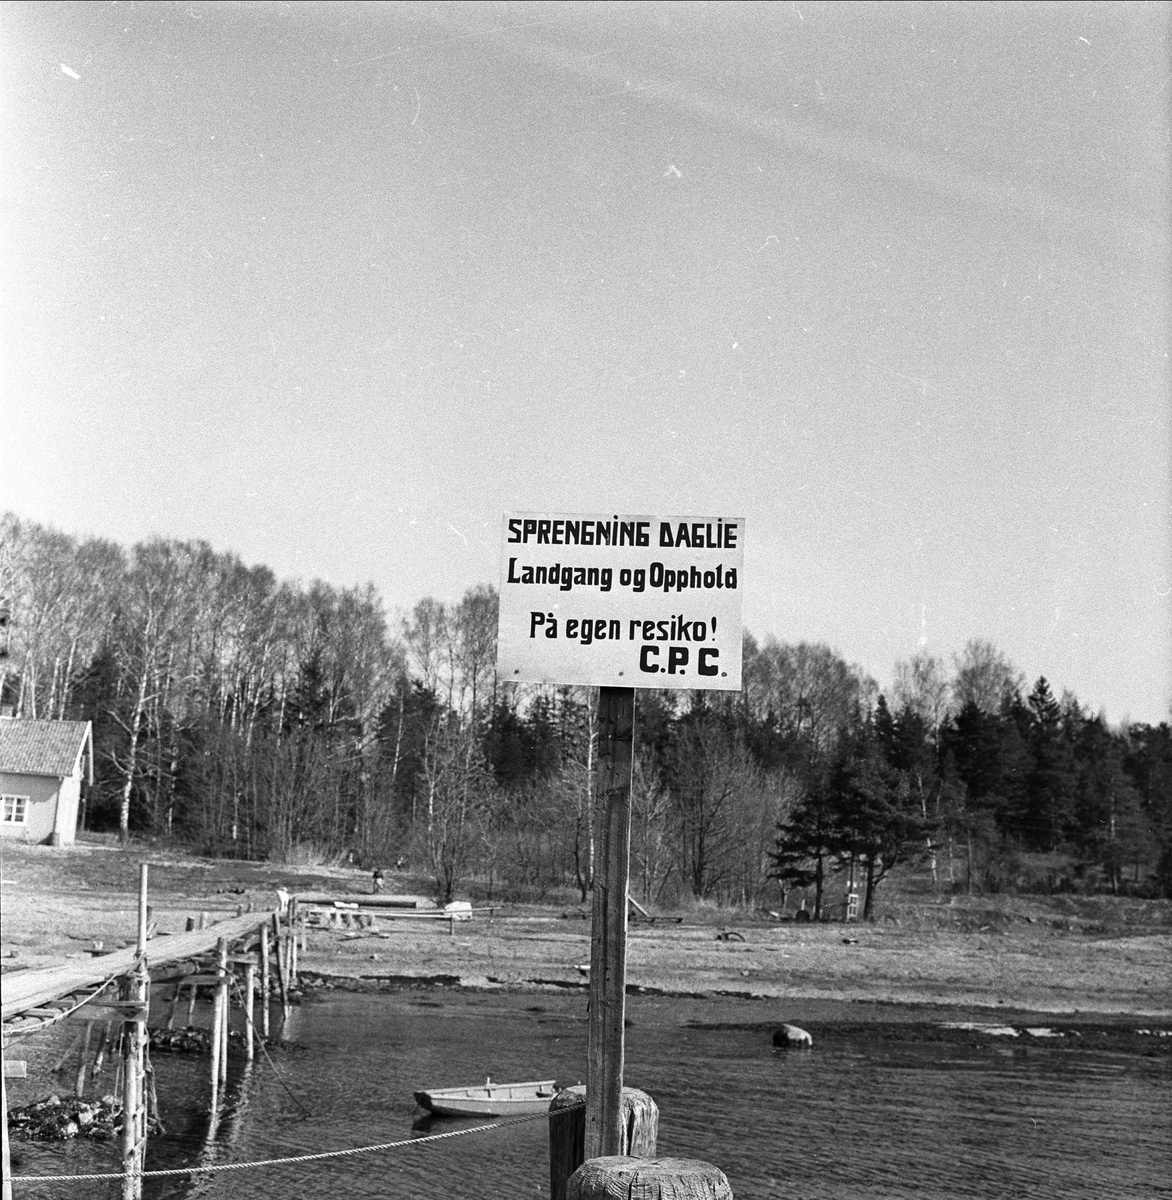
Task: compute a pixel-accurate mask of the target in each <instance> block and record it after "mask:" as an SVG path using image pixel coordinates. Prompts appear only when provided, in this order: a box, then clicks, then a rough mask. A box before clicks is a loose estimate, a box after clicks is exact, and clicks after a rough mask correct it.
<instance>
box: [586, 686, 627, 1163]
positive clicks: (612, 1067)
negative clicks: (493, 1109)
mask: <svg viewBox="0 0 1172 1200" xmlns="http://www.w3.org/2000/svg"><path fill="white" fill-rule="evenodd" d="M598 730H599V745H598V792H597V795H598V801H597V804H598V812H597V822H596V828H597V830H598V833H597V836H596V838H595V843H594V855H595V857H594V897H593V904H592V909H591V926H590V1012H589V1015H588V1019H587V1051H586V1053H587V1058H586V1147H585V1153H586V1157H587V1158H598V1157H599V1156H600V1155H609V1154H618V1153H619V1148H620V1146H621V1145H622V1096H623V1056H624V1045H623V1018H624V1016H625V1013H626V999H627V997H626V993H627V885H628V881H629V876H630V856H631V773H632V769H633V743H634V736H635V689H634V688H625V687H601V688H599V689H598Z"/></svg>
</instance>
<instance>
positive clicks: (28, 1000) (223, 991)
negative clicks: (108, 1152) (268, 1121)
mask: <svg viewBox="0 0 1172 1200" xmlns="http://www.w3.org/2000/svg"><path fill="white" fill-rule="evenodd" d="M286 910H289V911H286ZM295 913H296V904H295V903H294V904H292V905H283V906H282V908H281V909H272V910H264V911H260V912H249V913H241V912H240V911H239V910H237V915H236V916H234V917H229V918H227V919H226V920H223V921H219V922H216V923H215V924H210V925H209V924H207V923H206V915H205V914H202V913H201V914H200V917H199V920H198V922H197V921H196V920H195V919H194V918H192V919H191V920H189V921H188V929H187V931H186V932H184V933H178V934H172V935H169V936H168V935H161V936H156V937H153V938H151V937H150V932H151V929H150V926H149V924H148V915H149V909H148V906H147V866H146V864H145V863H144V864H143V865H142V867H141V869H140V878H139V897H138V930H137V938H136V941H135V945H134V946H133V947H127V948H126V949H124V950H117V951H115V952H114V953H112V954H102V955H95V956H93V957H91V958H89V959H70V960H68V961H64V962H60V963H56V964H52V965H50V966H46V967H40V968H36V969H30V970H24V971H11V972H8V973H6V974H5V975H4V988H3V998H2V1000H0V1021H2V1022H3V1032H4V1038H3V1046H4V1050H5V1053H4V1054H3V1056H0V1057H2V1058H4V1059H6V1058H7V1057H8V1048H9V1045H10V1043H11V1042H12V1041H13V1040H15V1039H16V1038H18V1037H23V1036H27V1035H28V1034H30V1033H33V1032H35V1031H36V1030H38V1029H40V1028H44V1027H46V1026H48V1025H52V1024H55V1023H56V1022H58V1021H60V1020H64V1019H65V1018H67V1017H76V1018H78V1019H81V1020H86V1019H90V1020H93V1019H97V1020H102V1021H107V1022H108V1021H110V1020H120V1021H121V1023H122V1034H121V1038H120V1042H121V1047H122V1066H121V1071H120V1075H121V1080H122V1094H121V1106H122V1171H123V1186H122V1197H123V1200H140V1197H141V1196H142V1172H143V1170H144V1167H145V1158H146V1142H147V1130H148V1125H149V1108H150V1102H151V1099H152V1094H153V1087H148V1083H149V1079H148V1072H149V1069H150V1068H149V1056H148V1046H149V1041H150V1036H149V1034H148V1032H147V1020H148V1017H149V1015H150V1003H151V988H152V984H155V985H159V984H162V985H164V986H171V987H173V988H174V992H173V993H172V1002H171V1011H170V1016H169V1018H168V1022H167V1023H168V1026H169V1027H170V1025H171V1024H172V1022H173V1021H174V1018H175V1012H176V1009H177V1008H178V1005H179V999H180V994H181V992H182V990H183V989H184V988H187V989H188V1015H189V1019H190V1014H191V1012H192V1010H193V1009H194V1005H195V996H196V992H197V990H198V989H199V988H201V987H202V988H204V989H205V990H211V992H212V995H213V1000H214V1007H213V1020H212V1030H211V1050H212V1054H211V1078H210V1091H211V1098H210V1109H211V1114H212V1123H213V1124H214V1123H215V1121H216V1118H217V1114H218V1109H219V1102H220V1094H221V1088H222V1086H223V1084H224V1082H225V1080H226V1079H227V1052H228V1026H229V1018H230V1012H231V1005H232V1000H233V995H232V993H233V991H235V992H236V993H237V996H238V998H239V1002H240V1006H241V1008H242V1009H243V1011H244V1015H245V1023H246V1028H245V1030H244V1044H245V1053H246V1057H247V1058H248V1060H250V1061H251V1060H252V1058H253V1055H254V1050H255V1046H256V1043H257V1041H258V1040H259V1039H260V1038H261V1037H262V1036H267V1035H268V1031H269V998H270V993H271V992H272V991H273V990H274V989H273V986H272V980H271V978H270V976H271V974H273V972H271V971H270V961H271V956H270V945H271V944H273V943H275V949H276V955H275V958H276V968H277V969H276V972H275V974H276V976H277V979H276V990H278V991H279V993H280V997H281V1005H282V1013H283V1017H284V1021H288V1018H289V993H290V990H291V988H292V986H293V984H294V983H295V981H296V975H295V972H296V961H297V939H296V935H295V928H296V915H295ZM282 916H284V917H285V920H284V922H283V923H282ZM234 948H235V949H234ZM237 968H241V969H242V978H240V977H238V976H237ZM258 973H259V980H258ZM258 982H259V984H260V993H261V1012H262V1020H261V1028H262V1029H263V1034H262V1033H261V1031H260V1030H258V1029H257V1028H256V1026H255V1024H254V1011H255V991H256V985H257V983H258ZM115 987H116V988H117V997H116V998H115V997H113V996H112V995H111V994H110V993H111V989H113V988H115ZM282 1027H283V1026H282ZM87 1029H88V1027H87ZM86 1045H87V1047H88V1035H87V1038H86ZM104 1048H105V1040H104V1039H103V1042H102V1049H101V1050H100V1051H99V1053H100V1054H101V1053H104ZM85 1057H86V1055H85V1050H83V1052H82V1063H81V1066H80V1067H79V1069H78V1089H79V1091H78V1094H79V1095H80V1094H81V1092H80V1089H81V1087H82V1086H83V1083H84V1078H85V1071H86V1063H85ZM13 1065H14V1066H15V1065H16V1064H13ZM4 1074H8V1066H7V1064H6V1063H5V1064H4ZM0 1082H2V1081H0ZM0 1109H2V1111H0V1121H2V1123H3V1126H4V1135H5V1136H4V1143H3V1189H2V1200H11V1196H12V1168H11V1163H10V1159H9V1147H8V1138H7V1128H8V1097H7V1088H6V1087H0Z"/></svg>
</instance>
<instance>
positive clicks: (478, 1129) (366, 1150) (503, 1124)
mask: <svg viewBox="0 0 1172 1200" xmlns="http://www.w3.org/2000/svg"><path fill="white" fill-rule="evenodd" d="M548 1119H549V1114H548V1113H544V1112H540V1113H529V1114H528V1115H526V1116H523V1117H510V1118H509V1119H508V1120H507V1121H493V1122H491V1123H489V1124H487V1125H474V1126H473V1127H472V1128H471V1129H450V1130H448V1132H447V1133H430V1134H427V1135H425V1136H424V1137H418V1138H403V1139H402V1140H400V1141H397V1142H380V1143H378V1144H377V1145H374V1146H353V1147H351V1148H350V1149H349V1150H322V1151H320V1152H319V1153H317V1154H296V1155H293V1156H292V1157H291V1158H261V1159H256V1160H255V1161H253V1162H242V1163H213V1164H212V1165H210V1166H206V1167H171V1168H168V1169H166V1170H159V1171H141V1172H138V1174H137V1175H136V1178H139V1179H162V1178H165V1177H168V1176H177V1175H212V1174H216V1173H218V1172H221V1171H247V1170H250V1169H253V1168H256V1167H283V1166H287V1165H290V1164H292V1163H307V1162H321V1161H323V1160H325V1159H328V1158H347V1157H350V1156H352V1155H357V1154H374V1153H377V1152H378V1151H382V1150H403V1149H407V1148H408V1147H410V1146H425V1145H427V1144H428V1143H429V1142H442V1141H445V1140H446V1139H449V1138H456V1137H464V1136H465V1135H466V1134H470V1133H487V1132H488V1131H489V1130H492V1129H509V1128H512V1127H513V1126H516V1125H525V1124H527V1123H528V1122H529V1121H546V1120H548ZM125 1178H126V1172H124V1171H105V1172H99V1173H94V1174H89V1175H13V1177H12V1182H13V1183H81V1182H83V1181H89V1180H95V1179H125Z"/></svg>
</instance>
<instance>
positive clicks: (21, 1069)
mask: <svg viewBox="0 0 1172 1200" xmlns="http://www.w3.org/2000/svg"><path fill="white" fill-rule="evenodd" d="M4 1078H5V1079H27V1078H28V1063H27V1062H25V1060H24V1059H23V1058H12V1059H9V1058H6V1059H5V1060H4Z"/></svg>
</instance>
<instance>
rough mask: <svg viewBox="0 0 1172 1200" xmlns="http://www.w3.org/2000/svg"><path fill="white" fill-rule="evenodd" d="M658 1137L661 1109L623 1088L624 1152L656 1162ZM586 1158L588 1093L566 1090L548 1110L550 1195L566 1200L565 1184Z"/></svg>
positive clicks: (643, 1095) (640, 1094)
mask: <svg viewBox="0 0 1172 1200" xmlns="http://www.w3.org/2000/svg"><path fill="white" fill-rule="evenodd" d="M658 1137H659V1107H658V1105H657V1104H656V1103H655V1101H654V1100H652V1099H651V1097H650V1096H649V1095H647V1093H646V1092H641V1091H639V1089H638V1088H628V1087H625V1088H623V1099H622V1147H621V1149H622V1152H623V1154H624V1155H630V1156H633V1157H635V1158H654V1157H655V1146H656V1141H657V1139H658ZM585 1157H586V1089H585V1088H584V1087H583V1086H582V1085H581V1084H578V1085H577V1086H576V1087H569V1088H564V1089H563V1090H562V1091H560V1092H558V1094H557V1095H556V1096H555V1097H554V1098H553V1100H552V1101H551V1102H550V1106H549V1195H550V1200H566V1181H567V1180H568V1179H569V1178H570V1176H571V1175H573V1173H574V1172H575V1171H576V1170H577V1169H578V1168H579V1167H580V1166H581V1165H582V1163H583V1161H584V1160H585Z"/></svg>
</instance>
